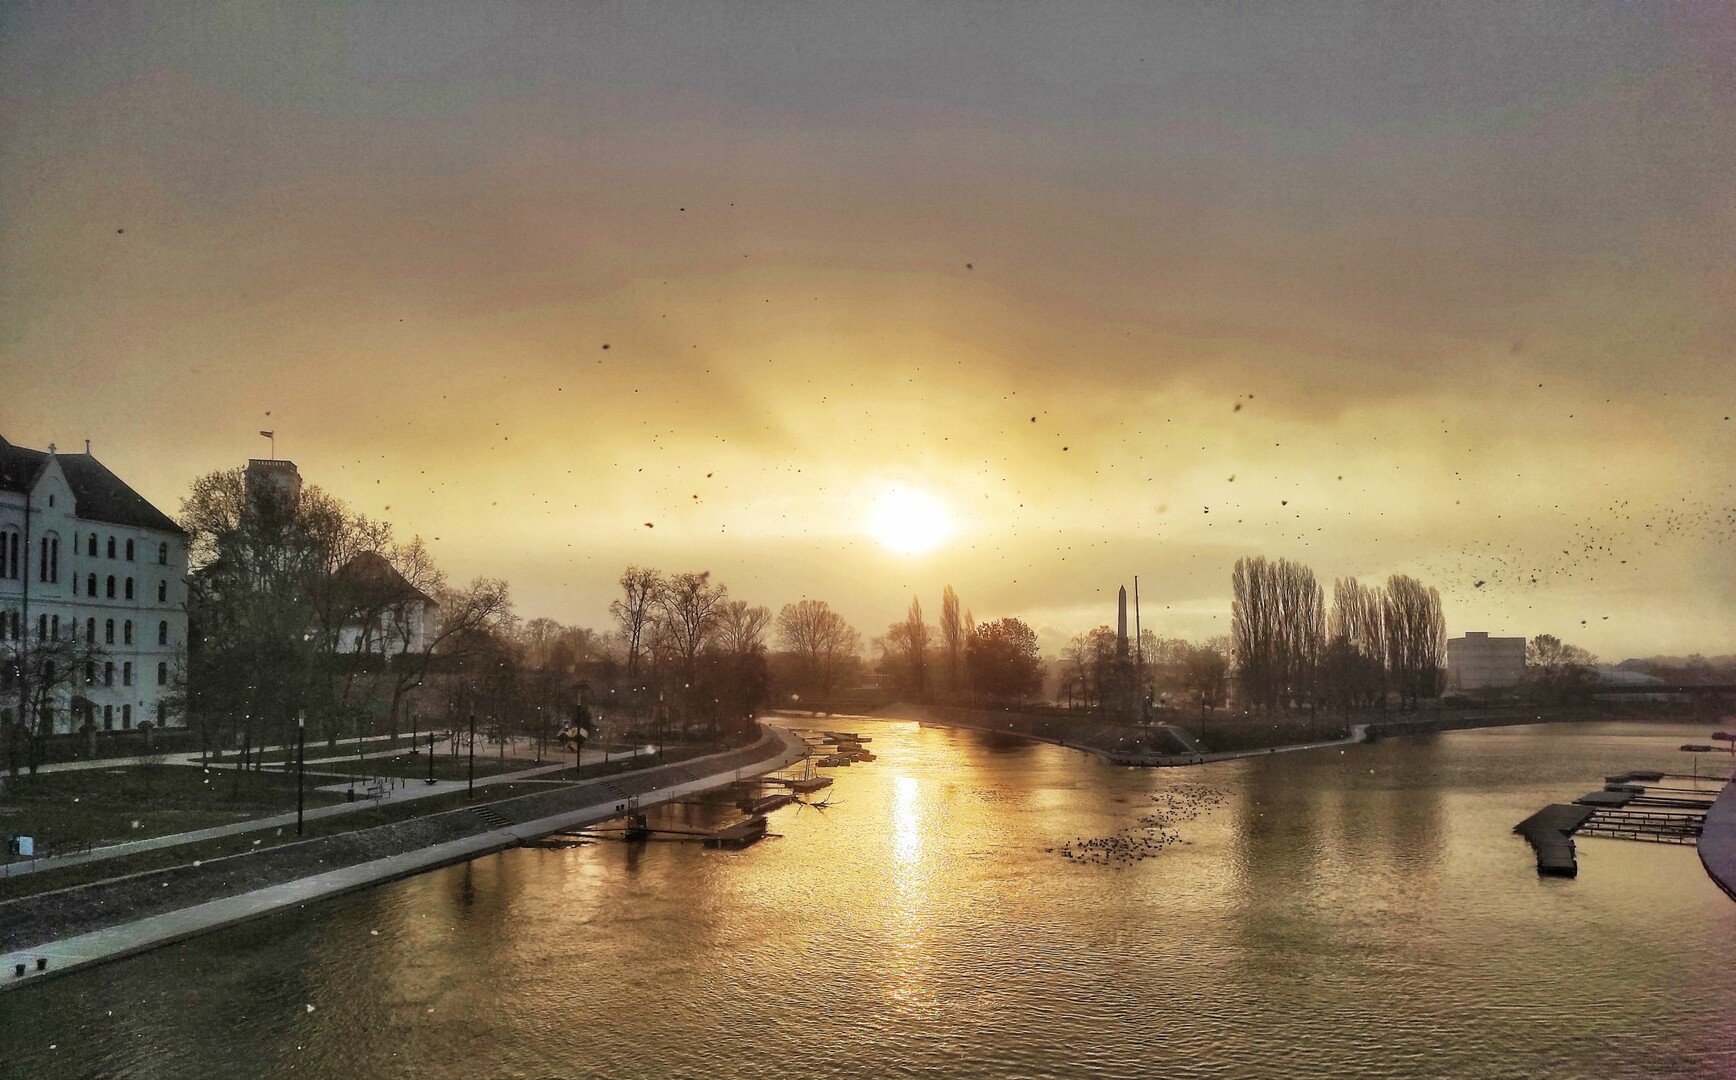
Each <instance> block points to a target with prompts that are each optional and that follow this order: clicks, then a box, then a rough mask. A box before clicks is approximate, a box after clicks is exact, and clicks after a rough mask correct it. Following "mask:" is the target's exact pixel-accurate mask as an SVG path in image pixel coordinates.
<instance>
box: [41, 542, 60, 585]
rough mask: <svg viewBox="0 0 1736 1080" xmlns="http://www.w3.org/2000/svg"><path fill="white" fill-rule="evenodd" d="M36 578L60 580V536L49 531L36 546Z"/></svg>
mask: <svg viewBox="0 0 1736 1080" xmlns="http://www.w3.org/2000/svg"><path fill="white" fill-rule="evenodd" d="M38 552H39V554H40V557H39V558H38V560H37V562H38V566H37V568H36V569H37V574H36V576H37V578H38V579H40V580H42V581H59V580H60V537H58V536H56V535H54V534H53V533H49V534H48V535H47V536H44V537H43V538H42V544H41V546H40V547H39V548H38Z"/></svg>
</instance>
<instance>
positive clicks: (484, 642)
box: [390, 570, 514, 730]
mask: <svg viewBox="0 0 1736 1080" xmlns="http://www.w3.org/2000/svg"><path fill="white" fill-rule="evenodd" d="M418 572H419V573H422V574H424V578H423V580H424V581H427V582H429V583H430V584H433V580H432V579H430V578H428V577H427V576H426V571H422V570H418ZM436 588H438V593H437V599H438V603H439V607H438V609H437V610H438V612H439V621H438V623H437V624H436V629H435V631H434V633H433V634H432V635H423V637H422V639H421V640H420V641H418V640H417V639H415V638H414V637H412V636H411V635H412V634H413V632H414V631H413V628H412V626H411V621H410V620H409V619H402V620H397V621H394V622H393V624H392V625H393V626H394V628H395V632H396V633H398V634H399V635H401V636H400V637H399V638H398V639H397V641H396V642H394V648H395V650H396V651H397V652H398V654H399V655H398V656H397V658H396V659H395V660H394V662H393V666H392V704H391V713H390V715H391V716H392V717H394V723H395V722H396V720H395V718H396V717H397V715H398V710H399V709H400V707H401V706H402V705H403V702H404V698H405V697H406V696H407V695H409V694H410V693H411V692H412V691H414V690H416V689H418V688H419V687H421V686H422V685H423V684H424V683H425V682H427V680H428V672H429V669H430V668H431V667H432V666H433V664H434V661H435V658H436V657H437V656H438V657H445V658H449V659H450V660H452V661H454V662H457V663H460V664H462V663H463V661H465V660H466V659H468V658H470V657H473V656H477V655H481V654H483V653H486V652H489V651H490V650H492V649H494V647H495V646H494V641H493V639H494V638H495V637H496V636H500V635H504V634H505V632H506V631H508V630H509V629H510V628H511V627H512V624H513V621H514V619H513V613H512V597H511V594H510V593H509V592H508V590H507V587H506V582H504V581H500V580H497V579H494V578H477V579H476V580H475V581H473V582H471V583H470V585H469V587H468V588H464V589H447V588H443V587H439V586H436ZM394 730H396V729H394Z"/></svg>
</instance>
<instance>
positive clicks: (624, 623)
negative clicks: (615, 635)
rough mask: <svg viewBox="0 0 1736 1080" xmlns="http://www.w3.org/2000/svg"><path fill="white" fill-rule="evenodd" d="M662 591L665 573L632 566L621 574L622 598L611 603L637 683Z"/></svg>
mask: <svg viewBox="0 0 1736 1080" xmlns="http://www.w3.org/2000/svg"><path fill="white" fill-rule="evenodd" d="M662 592H663V575H661V574H659V573H658V572H657V571H655V570H651V569H648V568H646V567H640V566H629V567H627V570H626V572H625V573H623V574H622V575H621V599H619V600H616V601H614V602H613V603H611V604H610V605H609V614H610V615H612V616H614V618H615V625H616V627H617V628H618V629H619V630H620V634H621V641H622V644H623V646H624V647H625V649H626V653H627V679H628V681H629V682H631V683H633V684H634V685H637V684H638V680H639V674H640V661H641V660H642V659H643V658H644V655H645V651H646V646H647V645H648V644H649V640H648V639H649V635H650V631H651V630H652V623H653V621H654V620H655V618H656V614H657V602H658V598H659V597H660V596H661V595H662Z"/></svg>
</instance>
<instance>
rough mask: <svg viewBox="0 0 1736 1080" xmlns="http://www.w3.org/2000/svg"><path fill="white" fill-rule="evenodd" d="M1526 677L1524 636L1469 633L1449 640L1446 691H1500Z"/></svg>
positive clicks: (1516, 684)
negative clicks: (1493, 635) (1491, 635)
mask: <svg viewBox="0 0 1736 1080" xmlns="http://www.w3.org/2000/svg"><path fill="white" fill-rule="evenodd" d="M1524 679H1525V639H1524V638H1522V637H1490V636H1489V635H1488V634H1486V633H1482V632H1473V633H1467V634H1466V635H1465V636H1464V637H1458V638H1452V639H1450V640H1448V642H1447V690H1448V691H1449V692H1451V691H1454V690H1501V689H1506V688H1508V687H1514V686H1518V685H1519V684H1520V683H1521V682H1522V681H1524Z"/></svg>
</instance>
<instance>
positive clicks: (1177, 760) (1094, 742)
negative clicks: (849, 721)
mask: <svg viewBox="0 0 1736 1080" xmlns="http://www.w3.org/2000/svg"><path fill="white" fill-rule="evenodd" d="M873 715H874V716H876V717H879V718H881V719H887V720H912V721H916V722H919V723H925V724H936V725H941V726H946V727H961V728H970V729H972V730H975V731H989V732H994V733H996V734H1000V735H1013V736H1016V737H1018V738H1023V739H1032V740H1035V741H1037V742H1046V743H1052V744H1054V745H1056V746H1065V747H1067V748H1069V749H1072V750H1082V751H1084V752H1086V753H1089V754H1095V755H1097V756H1098V757H1101V758H1103V759H1104V760H1106V761H1109V762H1112V763H1114V764H1117V765H1137V766H1142V767H1146V768H1175V767H1180V766H1187V765H1206V764H1210V763H1212V762H1214V761H1233V760H1236V759H1238V758H1248V757H1265V756H1267V755H1269V754H1283V753H1295V752H1298V751H1303V750H1321V749H1327V748H1331V747H1344V746H1350V745H1354V744H1356V743H1361V742H1366V741H1370V740H1373V739H1387V738H1398V737H1402V736H1409V735H1429V734H1436V733H1439V732H1444V731H1463V730H1469V729H1473V728H1484V727H1513V726H1518V725H1523V724H1548V723H1580V722H1593V721H1609V720H1629V719H1634V718H1633V717H1631V716H1628V715H1626V714H1625V713H1623V712H1620V711H1614V710H1610V709H1607V708H1598V707H1577V708H1555V709H1539V708H1535V707H1532V708H1526V709H1517V708H1515V709H1501V710H1487V709H1447V710H1432V711H1429V712H1418V713H1407V714H1392V713H1378V712H1376V713H1367V714H1360V715H1355V716H1352V717H1351V718H1350V719H1349V720H1346V721H1343V722H1342V723H1341V724H1338V725H1335V726H1337V727H1338V729H1339V730H1341V731H1343V732H1345V734H1344V735H1342V736H1340V737H1337V738H1324V739H1323V738H1306V737H1304V738H1299V739H1297V738H1295V737H1294V736H1292V739H1293V740H1294V741H1284V737H1283V736H1284V731H1285V728H1286V725H1285V723H1284V721H1282V720H1281V719H1280V720H1275V721H1270V720H1266V719H1264V718H1254V719H1251V720H1243V719H1240V718H1230V719H1226V718H1216V719H1213V720H1211V721H1210V722H1209V725H1208V726H1207V730H1208V731H1212V732H1217V731H1221V730H1223V729H1225V728H1226V727H1227V726H1229V725H1232V724H1236V723H1245V724H1252V725H1256V726H1261V727H1265V728H1267V729H1269V730H1267V731H1266V732H1265V735H1266V738H1264V739H1262V740H1260V741H1258V742H1257V744H1256V745H1252V746H1238V747H1235V748H1233V749H1223V750H1214V749H1211V748H1210V747H1209V745H1202V743H1201V741H1200V740H1197V739H1196V738H1195V737H1194V734H1193V732H1192V731H1190V730H1188V728H1187V727H1185V726H1183V725H1180V724H1165V723H1158V724H1152V725H1149V726H1147V725H1139V724H1129V723H1120V722H1116V721H1110V720H1102V719H1096V718H1090V717H1079V718H1074V717H1073V716H1070V715H1067V714H1061V715H1054V714H1045V713H1028V712H1019V711H1016V710H1012V709H978V708H967V707H964V706H956V705H915V704H911V703H909V702H898V703H896V704H893V705H889V706H887V707H886V708H883V709H877V710H875V712H874V713H873ZM1293 726H1294V727H1295V729H1296V731H1298V732H1302V733H1307V734H1313V733H1315V732H1316V731H1318V725H1317V724H1315V725H1310V724H1306V723H1303V724H1297V725H1293Z"/></svg>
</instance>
